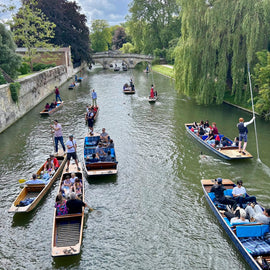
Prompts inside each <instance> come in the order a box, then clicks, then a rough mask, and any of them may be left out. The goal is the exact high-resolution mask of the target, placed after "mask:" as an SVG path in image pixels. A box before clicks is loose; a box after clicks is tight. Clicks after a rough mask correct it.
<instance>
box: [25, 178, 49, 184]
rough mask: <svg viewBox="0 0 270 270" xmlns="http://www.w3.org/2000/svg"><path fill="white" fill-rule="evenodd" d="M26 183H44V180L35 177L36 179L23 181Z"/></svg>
mask: <svg viewBox="0 0 270 270" xmlns="http://www.w3.org/2000/svg"><path fill="white" fill-rule="evenodd" d="M25 184H26V185H37V184H46V181H44V180H42V179H36V180H33V179H31V180H28V181H26V182H25Z"/></svg>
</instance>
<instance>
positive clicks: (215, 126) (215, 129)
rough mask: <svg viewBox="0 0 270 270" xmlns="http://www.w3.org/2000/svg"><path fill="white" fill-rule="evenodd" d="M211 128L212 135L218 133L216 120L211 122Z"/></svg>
mask: <svg viewBox="0 0 270 270" xmlns="http://www.w3.org/2000/svg"><path fill="white" fill-rule="evenodd" d="M212 129H213V133H214V135H218V129H217V124H216V122H213V123H212Z"/></svg>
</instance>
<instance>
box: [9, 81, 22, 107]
mask: <svg viewBox="0 0 270 270" xmlns="http://www.w3.org/2000/svg"><path fill="white" fill-rule="evenodd" d="M20 88H21V85H20V83H18V82H15V83H11V84H10V85H9V89H10V93H11V98H12V100H13V101H14V102H16V103H17V102H18V100H19V91H20Z"/></svg>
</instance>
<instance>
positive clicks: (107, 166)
mask: <svg viewBox="0 0 270 270" xmlns="http://www.w3.org/2000/svg"><path fill="white" fill-rule="evenodd" d="M100 142H101V141H100V134H98V133H94V134H93V135H92V136H91V135H87V136H86V137H85V138H84V163H83V165H84V170H85V172H86V173H87V176H89V177H91V176H101V175H113V174H117V164H118V162H117V160H116V154H115V149H114V147H109V146H108V144H107V143H102V142H101V143H102V150H103V151H104V152H105V153H106V154H108V151H110V153H109V154H110V155H109V157H101V158H100V159H99V160H97V159H94V158H93V154H95V153H96V147H97V145H98V144H99V143H100Z"/></svg>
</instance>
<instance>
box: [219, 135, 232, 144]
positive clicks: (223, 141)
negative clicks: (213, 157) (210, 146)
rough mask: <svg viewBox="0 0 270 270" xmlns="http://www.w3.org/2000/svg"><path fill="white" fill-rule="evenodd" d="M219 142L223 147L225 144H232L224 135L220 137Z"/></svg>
mask: <svg viewBox="0 0 270 270" xmlns="http://www.w3.org/2000/svg"><path fill="white" fill-rule="evenodd" d="M217 136H218V135H217ZM220 143H221V144H222V146H223V147H227V146H231V145H232V143H231V142H230V141H229V140H228V139H227V138H226V137H224V136H223V137H222V138H221V141H220Z"/></svg>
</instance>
